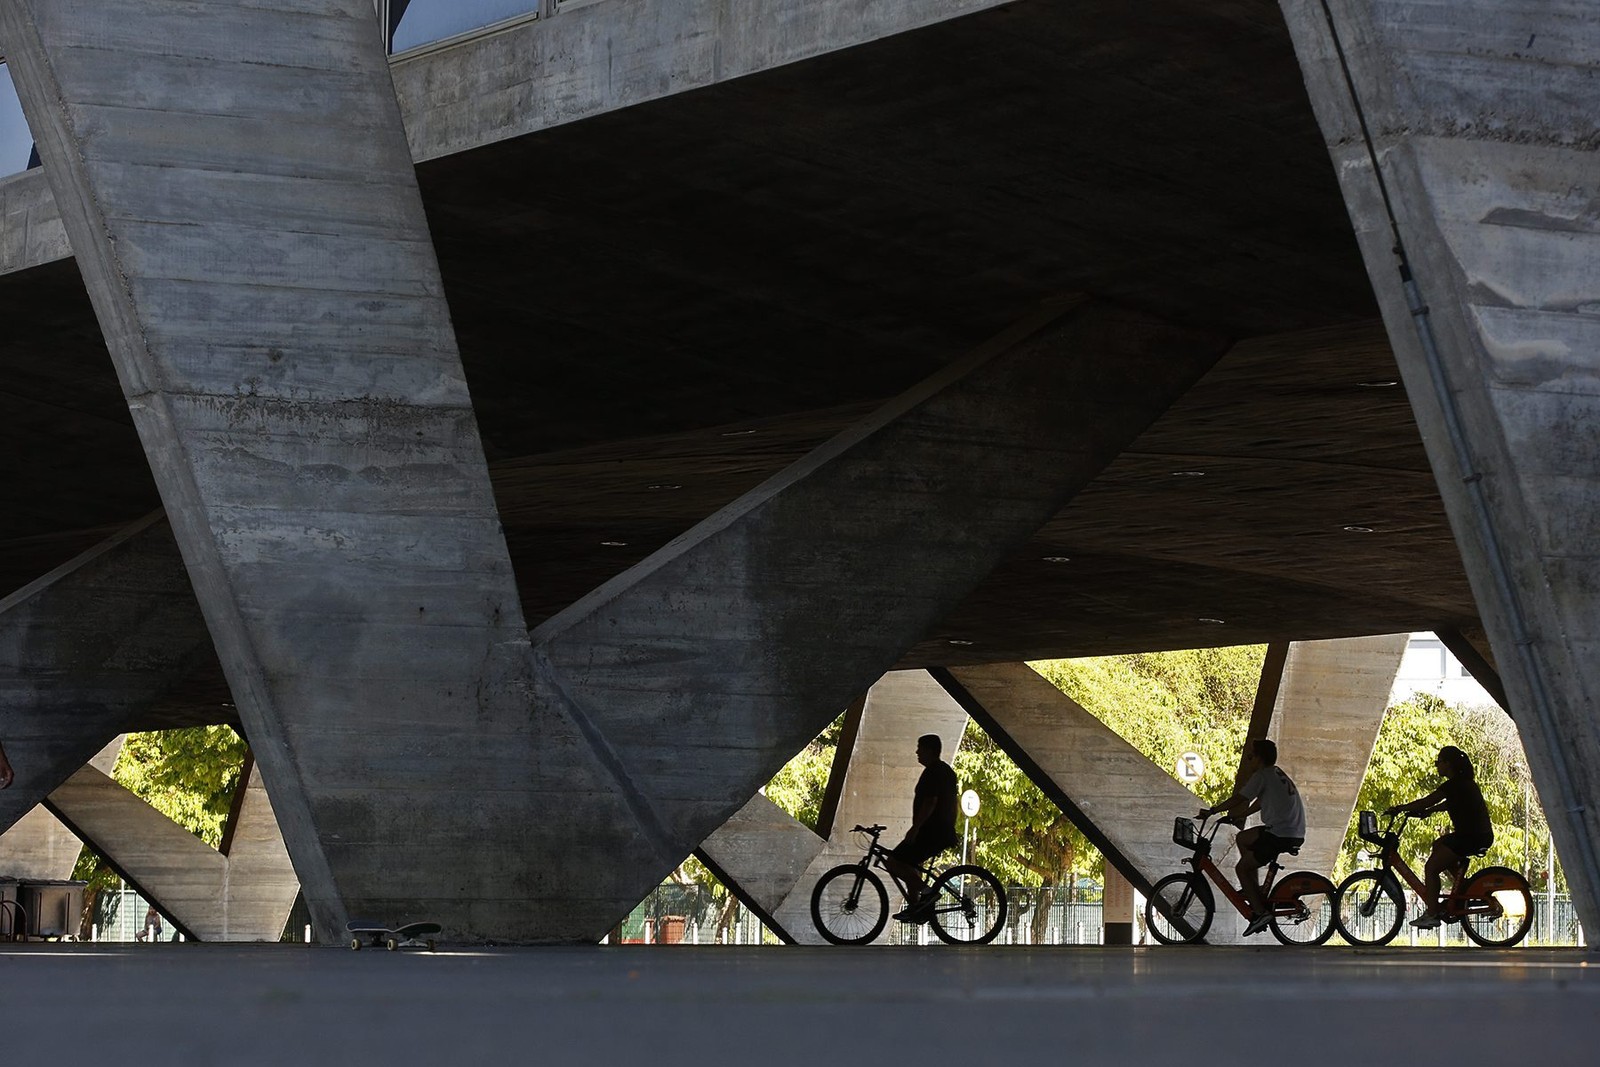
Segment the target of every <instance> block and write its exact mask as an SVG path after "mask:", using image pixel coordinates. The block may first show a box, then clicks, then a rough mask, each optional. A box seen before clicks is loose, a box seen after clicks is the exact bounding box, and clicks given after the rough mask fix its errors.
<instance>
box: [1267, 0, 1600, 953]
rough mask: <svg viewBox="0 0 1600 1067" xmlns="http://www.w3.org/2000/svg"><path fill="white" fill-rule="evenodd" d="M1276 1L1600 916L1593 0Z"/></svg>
mask: <svg viewBox="0 0 1600 1067" xmlns="http://www.w3.org/2000/svg"><path fill="white" fill-rule="evenodd" d="M1282 7H1283V10H1284V14H1285V16H1286V18H1287V20H1288V23H1289V28H1290V32H1291V34H1292V35H1293V38H1294V42H1295V48H1296V51H1297V52H1298V54H1299V58H1300V62H1301V66H1302V68H1303V69H1304V71H1305V75H1306V82H1307V85H1308V87H1309V89H1310V94H1311V100H1312V104H1313V106H1314V107H1315V109H1316V113H1317V118H1318V121H1319V122H1320V124H1321V126H1322V130H1323V134H1324V136H1325V138H1326V141H1327V143H1328V145H1329V151H1330V154H1331V155H1332V157H1333V161H1334V165H1335V168H1336V170H1337V172H1338V175H1339V180H1340V183H1341V186H1342V188H1343V191H1344V196H1345V202H1346V205H1347V206H1348V208H1349V212H1350V216H1351V218H1352V220H1353V221H1354V223H1355V228H1356V233H1357V237H1358V239H1359V240H1360V242H1361V247H1362V253H1363V255H1364V257H1365V259H1366V263H1367V270H1368V273H1369V274H1370V275H1371V278H1372V281H1373V287H1374V290H1375V291H1376V293H1377V296H1378V301H1379V304H1380V306H1381V308H1382V310H1383V316H1384V321H1385V323H1386V325H1387V327H1388V332H1389V338H1390V341H1391V342H1392V344H1393V346H1394V349H1395V353H1396V357H1397V359H1398V361H1399V364H1400V369H1401V372H1402V374H1403V376H1404V378H1405V381H1406V387H1407V393H1408V394H1409V395H1410V398H1411V401H1412V406H1413V408H1414V410H1415V412H1416V415H1417V421H1418V424H1419V426H1420V427H1421V429H1422V434H1423V438H1424V441H1425V443H1426V444H1427V447H1428V453H1429V458H1430V460H1431V462H1432V464H1433V468H1434V474H1435V476H1436V478H1437V480H1438V483H1439V487H1440V491H1441V493H1442V495H1443V497H1444V501H1445V505H1446V509H1447V511H1448V514H1449V516H1450V521H1451V526H1452V528H1453V529H1454V531H1455V534H1456V538H1457V541H1458V542H1459V543H1460V546H1461V550H1462V555H1463V558H1464V560H1465V562H1466V566H1467V571H1468V575H1469V578H1470V580H1471V583H1472V588H1473V593H1474V595H1475V597H1476V599H1477V602H1478V605H1479V608H1480V612H1481V614H1482V616H1483V620H1484V624H1485V628H1486V629H1487V631H1488V633H1489V639H1490V643H1491V645H1492V646H1493V648H1494V653H1495V654H1494V659H1495V662H1496V664H1497V665H1498V667H1499V669H1500V673H1501V676H1502V678H1503V680H1504V682H1505V688H1506V693H1507V696H1508V698H1509V700H1510V710H1511V712H1512V714H1513V716H1514V717H1515V719H1516V722H1517V727H1518V730H1519V732H1520V733H1521V735H1522V739H1523V744H1524V747H1525V748H1526V749H1527V752H1528V757H1529V762H1530V764H1531V766H1532V770H1533V774H1534V778H1535V781H1536V783H1537V784H1538V787H1539V792H1540V795H1541V796H1543V797H1544V798H1546V802H1547V810H1548V811H1549V814H1550V820H1551V827H1552V832H1553V834H1554V836H1555V839H1556V843H1557V846H1558V847H1559V848H1560V850H1561V854H1562V856H1563V858H1564V859H1565V861H1566V869H1567V871H1568V876H1569V878H1570V879H1571V880H1572V889H1573V896H1574V900H1575V902H1576V904H1577V908H1578V912H1579V914H1580V916H1582V919H1583V922H1584V923H1585V924H1586V925H1588V926H1590V927H1592V928H1593V927H1597V925H1600V860H1597V858H1596V857H1597V848H1600V719H1597V717H1596V716H1595V714H1594V709H1595V705H1596V697H1597V695H1600V584H1597V583H1596V581H1595V575H1596V574H1600V438H1597V437H1596V436H1595V433H1594V431H1593V428H1594V427H1595V426H1600V369H1597V364H1596V362H1595V360H1594V358H1593V354H1594V352H1595V351H1596V349H1597V348H1600V313H1597V311H1600V267H1597V265H1600V222H1597V215H1596V209H1595V204H1596V203H1597V202H1600V111H1597V110H1596V108H1595V106H1594V101H1595V84H1596V83H1595V70H1596V67H1597V65H1600V9H1597V8H1596V6H1595V5H1594V4H1592V3H1589V2H1588V0H1544V2H1516V3H1507V2H1503V0H1498V2H1497V0H1462V2H1458V3H1451V4H1439V3H1432V2H1424V0H1334V2H1333V3H1331V5H1330V8H1331V11H1332V26H1333V28H1332V29H1330V24H1329V20H1328V17H1327V14H1326V12H1325V10H1324V7H1323V5H1322V4H1321V3H1319V2H1317V0H1282ZM1341 48H1342V51H1343V55H1344V57H1345V59H1346V61H1347V63H1348V69H1349V79H1350V81H1349V84H1347V81H1346V74H1345V71H1344V69H1342V67H1341V62H1340V56H1339V51H1340V49H1341ZM1352 86H1353V88H1352ZM1363 117H1364V119H1365V124H1366V128H1367V129H1368V130H1369V131H1370V135H1371V138H1372V142H1373V147H1374V150H1375V151H1376V153H1377V166H1376V169H1375V166H1374V160H1373V158H1372V157H1371V156H1369V154H1368V149H1367V145H1366V144H1365V143H1364V140H1363V136H1362V130H1361V122H1360V120H1361V119H1362V118H1363ZM1380 180H1381V183H1382V184H1381V186H1380ZM1386 201H1387V205H1388V207H1386V206H1385V203H1386ZM1390 210H1392V212H1393V221H1392V224H1391V219H1390V217H1389V214H1388V212H1389V211H1390ZM1397 243H1398V244H1400V245H1401V246H1403V249H1404V253H1405V256H1406V258H1407V262H1408V264H1409V269H1410V272H1411V274H1412V276H1413V277H1414V278H1415V282H1416V288H1417V295H1416V297H1415V299H1409V300H1408V296H1407V293H1406V292H1405V290H1404V288H1403V287H1402V284H1401V279H1400V277H1399V275H1398V274H1397V270H1396V268H1397V260H1396V257H1395V255H1394V254H1393V252H1392V251H1391V250H1392V249H1393V248H1394V247H1395V246H1396V244H1397ZM1423 308H1425V309H1426V312H1425V314H1419V317H1416V318H1414V317H1413V310H1414V309H1415V310H1417V311H1419V313H1420V312H1421V309H1423Z"/></svg>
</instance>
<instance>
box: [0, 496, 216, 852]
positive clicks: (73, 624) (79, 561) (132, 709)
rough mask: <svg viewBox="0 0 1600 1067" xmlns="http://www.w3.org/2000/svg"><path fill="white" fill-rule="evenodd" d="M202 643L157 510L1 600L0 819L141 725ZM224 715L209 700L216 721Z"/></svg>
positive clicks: (202, 632)
mask: <svg viewBox="0 0 1600 1067" xmlns="http://www.w3.org/2000/svg"><path fill="white" fill-rule="evenodd" d="M210 644H211V639H210V636H209V635H208V634H207V633H206V628H205V625H204V623H203V622H202V620H201V619H200V617H199V615H198V613H196V611H195V608H194V593H193V591H192V590H191V588H190V586H189V579H188V576H187V575H186V574H185V573H184V569H183V564H182V561H181V560H180V559H179V558H178V546H177V544H176V543H175V542H174V541H173V539H172V534H171V531H170V530H168V528H167V526H166V524H165V522H163V521H162V518H161V516H160V515H159V514H155V515H151V516H148V517H146V518H145V519H143V520H141V521H140V522H138V523H135V524H133V525H132V526H130V527H128V528H127V529H125V530H123V531H121V532H120V533H118V534H117V535H116V536H114V537H111V538H108V539H107V540H106V541H104V542H103V543H101V544H99V545H97V546H95V547H94V548H93V549H91V550H90V551H88V552H85V553H84V554H83V555H81V556H79V557H77V558H76V559H73V560H71V561H69V562H67V563H65V564H63V565H62V566H60V567H58V568H57V569H56V570H54V571H52V572H50V573H49V574H47V575H44V576H43V577H41V578H39V579H38V580H37V581H35V582H32V583H30V584H28V585H26V586H24V587H23V588H21V589H19V590H17V591H16V592H15V593H13V594H11V595H10V596H8V597H6V598H5V599H4V600H0V708H3V709H4V718H3V721H4V724H5V725H4V730H5V736H4V741H5V746H6V754H7V755H8V757H9V758H10V760H11V765H12V767H13V769H14V770H15V771H16V775H17V777H16V781H15V782H14V783H13V784H12V786H11V788H9V789H6V790H0V828H7V827H10V826H11V825H12V824H13V823H15V822H16V821H17V820H18V819H20V818H22V817H23V816H24V815H26V814H28V812H30V811H31V810H32V809H33V808H34V806H35V805H36V804H38V803H39V801H41V800H43V799H44V798H45V797H46V796H47V795H48V794H49V793H50V792H51V791H52V790H54V789H55V788H56V787H57V786H58V785H60V784H61V783H62V782H64V781H66V780H67V778H68V777H69V776H70V775H71V774H72V773H73V772H75V771H76V770H78V768H80V767H82V766H83V765H84V763H85V762H87V761H88V760H89V759H90V758H91V757H93V756H94V755H95V753H97V752H99V751H100V750H101V749H103V748H105V746H106V744H107V743H108V742H110V741H111V740H112V739H113V738H115V737H117V736H118V735H119V734H121V733H123V732H125V731H127V730H132V729H141V728H146V725H147V724H146V723H144V722H143V721H141V717H142V716H143V715H144V714H145V712H146V711H147V709H148V708H149V707H150V705H151V704H153V703H154V702H155V701H156V700H157V698H159V697H160V696H161V694H162V693H164V692H165V691H166V690H167V689H168V688H169V687H171V686H172V685H174V684H176V683H177V682H179V681H181V680H182V679H183V678H184V676H185V675H186V674H188V672H189V671H191V670H192V669H194V667H195V666H196V665H197V664H199V663H201V662H203V661H204V659H205V657H207V656H209V655H211V651H210ZM231 715H232V713H231V711H224V710H223V709H218V721H225V720H226V719H228V718H230V717H231ZM107 769H109V768H107ZM63 847H65V848H67V849H68V850H70V849H71V846H70V845H67V844H64V845H63ZM47 862H48V861H47Z"/></svg>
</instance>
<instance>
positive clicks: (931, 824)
mask: <svg viewBox="0 0 1600 1067" xmlns="http://www.w3.org/2000/svg"><path fill="white" fill-rule="evenodd" d="M943 748H944V742H942V741H940V740H939V735H938V734H923V735H922V736H921V737H919V738H917V762H918V763H920V764H922V766H923V771H922V776H921V777H920V778H918V779H917V788H916V792H915V793H914V794H913V795H912V801H911V829H909V830H907V831H906V836H905V840H903V841H901V842H900V843H899V844H898V845H896V846H895V847H894V848H893V849H891V850H890V852H889V855H888V856H887V857H886V858H885V859H884V861H883V865H884V866H885V867H886V868H888V871H889V873H890V874H891V875H893V876H894V879H895V881H897V882H899V883H900V885H901V887H902V888H903V889H904V890H905V894H906V908H905V910H904V911H901V912H897V913H896V914H895V918H896V919H898V920H900V921H901V922H909V923H924V922H927V921H928V919H929V918H930V913H929V912H928V911H927V910H926V909H923V908H919V907H918V905H919V904H921V903H922V902H923V901H922V892H923V889H924V886H923V884H922V865H923V864H925V863H927V862H928V861H929V860H931V859H933V857H935V856H937V855H938V854H939V853H941V852H943V851H944V850H945V849H947V848H954V847H955V845H956V843H957V842H959V841H960V840H961V836H960V835H959V834H957V833H956V772H955V771H954V770H953V769H952V768H951V766H950V764H948V763H946V762H945V761H944V760H942V759H940V758H939V753H940V751H941V750H942V749H943Z"/></svg>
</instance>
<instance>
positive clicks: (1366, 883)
mask: <svg viewBox="0 0 1600 1067" xmlns="http://www.w3.org/2000/svg"><path fill="white" fill-rule="evenodd" d="M1405 918H1406V898H1405V894H1404V893H1402V892H1400V887H1399V886H1398V885H1397V884H1396V883H1395V882H1394V881H1392V880H1390V879H1385V878H1384V876H1383V872H1382V871H1357V872H1356V873H1355V874H1352V875H1351V876H1350V877H1348V878H1346V879H1345V880H1344V883H1343V884H1342V885H1340V886H1339V894H1338V896H1337V898H1335V900H1334V906H1333V921H1334V924H1335V925H1336V926H1337V927H1338V928H1339V936H1340V937H1342V938H1344V939H1345V940H1346V941H1347V942H1349V943H1350V944H1352V945H1361V946H1367V945H1371V946H1377V945H1387V944H1388V943H1389V942H1391V941H1393V940H1394V938H1395V935H1396V934H1398V933H1399V932H1400V924H1401V923H1403V922H1405Z"/></svg>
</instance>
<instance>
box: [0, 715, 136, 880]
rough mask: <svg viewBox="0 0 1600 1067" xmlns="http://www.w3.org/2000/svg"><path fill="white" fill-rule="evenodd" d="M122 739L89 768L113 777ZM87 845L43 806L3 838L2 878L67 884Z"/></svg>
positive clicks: (0, 855) (0, 845) (0, 850)
mask: <svg viewBox="0 0 1600 1067" xmlns="http://www.w3.org/2000/svg"><path fill="white" fill-rule="evenodd" d="M122 740H123V739H122V738H121V737H118V738H117V739H115V740H114V741H112V742H111V743H110V744H109V745H107V746H106V747H105V748H103V749H101V750H100V751H99V752H98V753H96V755H95V757H94V758H93V759H91V760H90V761H89V766H91V767H93V768H94V769H95V770H97V771H99V772H100V773H101V774H105V775H109V774H110V773H111V768H112V767H114V766H116V762H117V755H118V753H120V752H121V751H122ZM82 854H83V842H82V841H80V840H78V835H77V834H75V833H73V832H72V831H71V830H70V829H68V828H67V827H66V826H65V825H64V824H63V823H62V822H61V820H60V819H58V818H56V817H55V816H54V815H52V814H50V812H49V810H47V809H46V808H45V807H44V806H43V805H40V806H39V807H36V808H34V809H33V810H32V811H30V812H28V813H27V814H26V815H24V816H23V817H22V818H20V819H18V820H17V821H16V823H15V824H14V825H13V826H12V827H11V828H10V829H9V830H7V831H6V832H5V833H3V834H0V877H5V878H36V879H41V880H43V881H63V880H65V879H68V878H71V877H72V871H73V868H74V867H76V866H77V865H78V857H79V856H81V855H82Z"/></svg>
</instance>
